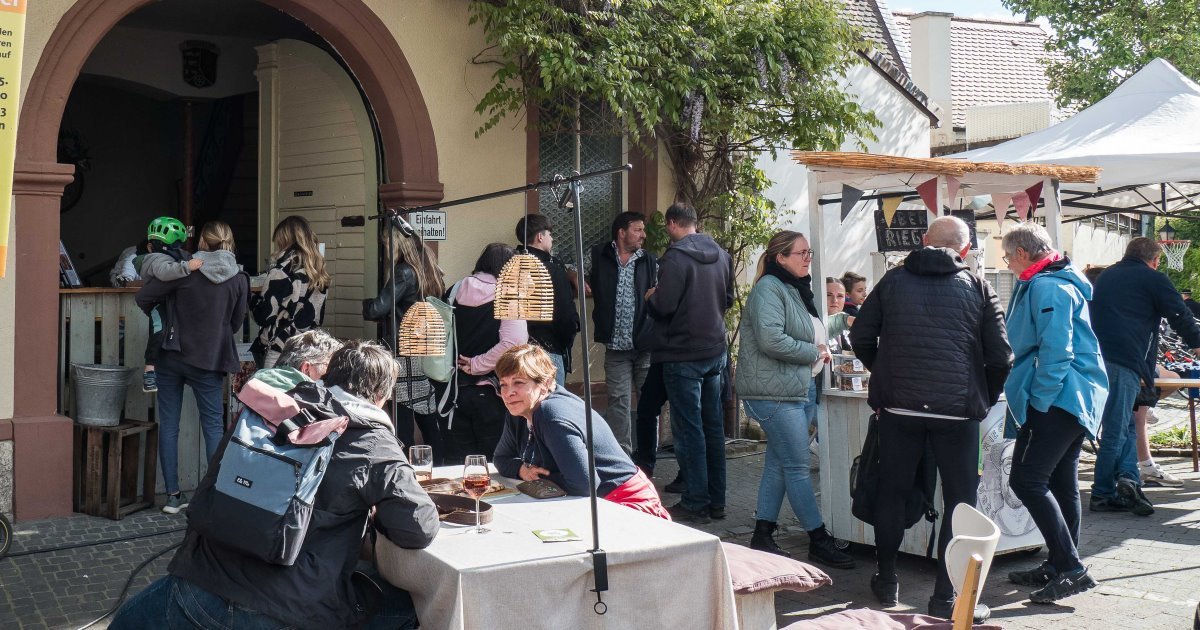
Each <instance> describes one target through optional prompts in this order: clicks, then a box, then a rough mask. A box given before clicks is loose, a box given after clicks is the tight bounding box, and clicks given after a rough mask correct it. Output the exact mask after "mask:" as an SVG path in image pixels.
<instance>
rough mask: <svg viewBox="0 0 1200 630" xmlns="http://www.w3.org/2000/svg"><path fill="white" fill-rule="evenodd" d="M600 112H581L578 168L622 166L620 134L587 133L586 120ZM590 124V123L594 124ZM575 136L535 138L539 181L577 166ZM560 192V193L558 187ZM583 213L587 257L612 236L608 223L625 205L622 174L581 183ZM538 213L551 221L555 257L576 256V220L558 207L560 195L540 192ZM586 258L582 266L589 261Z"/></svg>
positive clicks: (572, 258)
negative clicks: (593, 248)
mask: <svg viewBox="0 0 1200 630" xmlns="http://www.w3.org/2000/svg"><path fill="white" fill-rule="evenodd" d="M597 115H598V114H591V113H590V112H589V111H588V110H584V114H583V125H582V126H583V129H584V133H582V134H580V135H579V136H578V138H579V172H581V173H586V172H588V171H598V170H601V169H606V168H612V167H614V166H620V164H621V156H622V152H623V147H622V137H621V136H619V135H606V134H591V133H588V131H587V130H588V129H589V119H590V118H593V117H594V116H597ZM592 127H593V128H594V125H592ZM576 137H577V136H576V135H575V134H571V133H558V134H553V133H547V132H543V133H542V135H541V137H540V138H539V139H538V155H539V166H540V177H541V179H549V178H551V177H554V176H555V175H564V176H566V175H570V174H571V172H572V171H574V170H575V169H576V166H575V148H576V147H575V141H576ZM560 192H561V191H560ZM580 206H581V209H582V216H583V241H584V242H583V251H584V256H590V253H589V252H590V249H591V247H592V246H593V245H596V244H597V243H606V242H608V241H610V240H612V222H613V219H614V218H615V217H616V216H617V215H618V214H620V212H621V209H622V207H623V206H624V191H623V189H622V177H621V174H620V173H616V174H614V175H611V176H608V177H596V178H593V179H589V180H586V181H584V182H583V190H582V191H581V192H580ZM538 209H539V212H541V213H542V214H545V215H546V216H547V217H549V219H550V221H551V222H552V223H553V224H554V255H555V257H557V258H558V259H560V260H562V261H563V262H564V263H566V264H568V265H573V264H575V263H576V260H575V219H574V217H573V214H574V213H573V212H572V211H571V210H568V209H566V208H559V207H558V194H556V193H555V192H554V191H551V190H543V191H542V193H541V195H540V197H539V203H538ZM589 262H590V261H586V260H585V261H584V268H586V267H587V263H589Z"/></svg>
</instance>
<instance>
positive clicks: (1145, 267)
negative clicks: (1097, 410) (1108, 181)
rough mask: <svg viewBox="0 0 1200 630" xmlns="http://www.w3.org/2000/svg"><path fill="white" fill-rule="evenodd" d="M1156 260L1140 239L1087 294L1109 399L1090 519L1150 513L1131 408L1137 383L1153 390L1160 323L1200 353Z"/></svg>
mask: <svg viewBox="0 0 1200 630" xmlns="http://www.w3.org/2000/svg"><path fill="white" fill-rule="evenodd" d="M1161 254H1162V247H1160V246H1159V244H1158V243H1157V242H1155V241H1154V239H1151V238H1146V237H1144V236H1139V237H1137V238H1135V239H1133V240H1131V241H1129V245H1128V246H1127V247H1126V248H1125V257H1124V258H1122V259H1121V260H1120V261H1118V262H1117V263H1116V264H1114V265H1112V266H1110V267H1109V268H1108V269H1106V270H1105V271H1104V273H1102V274H1100V277H1099V278H1098V279H1097V280H1096V286H1095V290H1094V291H1093V293H1092V306H1091V315H1092V329H1093V330H1095V331H1096V338H1097V339H1099V340H1100V353H1101V354H1102V355H1103V356H1104V369H1105V371H1106V372H1108V400H1107V401H1106V402H1105V403H1104V415H1103V416H1102V417H1101V419H1100V450H1099V452H1098V453H1097V454H1096V474H1095V479H1094V481H1093V482H1092V498H1091V503H1090V504H1089V506H1088V507H1089V509H1090V510H1091V511H1093V512H1126V511H1131V512H1133V513H1134V514H1137V515H1139V516H1148V515H1150V514H1153V513H1154V506H1153V505H1151V503H1150V501H1149V500H1148V499H1147V498H1146V495H1145V494H1144V493H1143V492H1142V489H1141V474H1140V472H1139V470H1138V462H1137V444H1136V439H1137V437H1136V436H1137V430H1136V425H1135V423H1134V416H1133V407H1134V404H1135V401H1136V400H1137V396H1138V391H1139V390H1140V388H1141V386H1142V384H1143V383H1145V384H1146V385H1147V386H1152V385H1153V384H1154V377H1155V374H1154V367H1153V366H1154V365H1155V362H1156V360H1157V357H1158V347H1157V344H1154V343H1153V339H1154V338H1155V335H1156V333H1157V332H1158V325H1159V322H1160V321H1161V320H1162V318H1164V317H1165V318H1166V319H1167V323H1169V324H1170V325H1171V328H1172V329H1174V330H1175V332H1177V333H1179V335H1180V336H1181V337H1183V340H1184V341H1185V342H1186V343H1187V344H1188V347H1190V348H1192V352H1198V351H1200V324H1197V323H1196V318H1194V317H1192V313H1191V311H1189V310H1188V307H1187V305H1185V304H1184V302H1183V298H1181V297H1180V296H1179V293H1177V292H1176V291H1175V287H1174V286H1173V285H1172V284H1171V281H1170V279H1168V278H1167V276H1166V274H1163V273H1159V271H1158V262H1159V256H1161Z"/></svg>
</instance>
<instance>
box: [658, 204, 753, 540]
mask: <svg viewBox="0 0 1200 630" xmlns="http://www.w3.org/2000/svg"><path fill="white" fill-rule="evenodd" d="M666 219H667V234H669V235H670V237H671V247H669V248H668V249H667V251H666V252H665V253H663V257H662V260H660V261H659V268H658V287H656V288H654V289H651V290H650V296H649V298H648V299H647V300H646V306H647V309H648V311H649V315H650V317H651V318H652V319H653V320H654V329H653V331H652V333H653V338H654V347H653V348H651V357H650V360H651V361H653V362H655V363H662V364H663V366H662V370H663V383H664V384H665V385H666V389H667V399H668V400H669V401H670V402H671V433H672V434H673V435H674V437H675V458H676V459H677V460H678V461H679V469H680V470H681V471H682V473H683V477H684V479H686V480H687V489H686V490H685V491H684V493H683V497H682V498H681V499H680V500H679V503H677V504H675V505H673V506H671V507H669V508H667V511H668V512H670V513H671V516H672V517H674V518H675V519H676V520H681V521H687V522H693V523H707V522H709V519H710V518H718V519H719V518H725V427H724V418H723V417H722V414H721V370H723V369H724V368H725V355H726V352H727V350H728V349H727V346H726V341H725V311H727V310H729V307H730V306H733V261H732V259H731V258H730V257H729V254H728V253H726V252H725V250H723V249H721V246H720V245H717V243H716V241H714V240H713V239H712V237H710V236H708V235H707V234H700V233H698V232H697V231H696V228H697V227H698V224H699V221H698V219H697V217H696V210H695V208H693V207H691V206H690V205H688V204H684V203H677V204H674V205H672V206H671V207H670V208H667V212H666Z"/></svg>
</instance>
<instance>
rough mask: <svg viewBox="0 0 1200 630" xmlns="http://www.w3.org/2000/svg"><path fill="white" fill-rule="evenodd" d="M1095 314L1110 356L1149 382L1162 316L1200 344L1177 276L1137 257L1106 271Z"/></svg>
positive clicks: (1195, 345) (1093, 308) (1094, 305)
mask: <svg viewBox="0 0 1200 630" xmlns="http://www.w3.org/2000/svg"><path fill="white" fill-rule="evenodd" d="M1091 315H1092V330H1094V331H1096V338H1097V339H1099V340H1100V353H1101V354H1103V355H1104V360H1105V361H1106V362H1111V363H1115V364H1116V365H1120V366H1122V367H1124V368H1127V369H1130V370H1133V371H1134V372H1135V373H1136V374H1137V375H1138V376H1139V377H1140V378H1141V379H1142V380H1143V381H1145V382H1146V383H1152V382H1154V372H1153V369H1152V367H1151V366H1152V365H1154V361H1155V360H1156V359H1157V357H1158V348H1157V346H1156V344H1155V343H1154V335H1155V333H1157V332H1158V324H1159V320H1161V319H1162V318H1164V317H1165V318H1167V323H1168V324H1170V325H1171V328H1172V329H1174V330H1175V332H1177V333H1179V336H1181V337H1183V340H1184V342H1185V343H1187V345H1188V347H1189V348H1200V324H1197V323H1196V319H1195V318H1194V317H1192V313H1191V311H1190V310H1188V307H1187V305H1186V304H1184V303H1183V298H1182V297H1180V296H1179V293H1178V292H1177V291H1176V290H1175V287H1174V285H1172V284H1171V280H1170V279H1168V278H1167V276H1166V274H1164V273H1160V272H1158V271H1156V270H1154V269H1151V268H1150V265H1147V264H1146V263H1145V262H1143V261H1141V260H1138V259H1137V258H1128V257H1126V258H1122V259H1121V260H1120V261H1118V262H1117V263H1116V264H1114V265H1112V266H1110V267H1109V268H1108V269H1105V270H1104V273H1102V274H1100V278H1099V279H1097V280H1096V286H1095V290H1094V291H1092V305H1091Z"/></svg>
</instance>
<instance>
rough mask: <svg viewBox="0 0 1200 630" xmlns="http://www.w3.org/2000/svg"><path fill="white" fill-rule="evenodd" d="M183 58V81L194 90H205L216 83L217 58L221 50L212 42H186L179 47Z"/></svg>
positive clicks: (193, 40)
mask: <svg viewBox="0 0 1200 630" xmlns="http://www.w3.org/2000/svg"><path fill="white" fill-rule="evenodd" d="M179 52H180V54H181V55H182V56H183V81H184V83H187V84H188V85H190V86H192V87H195V88H206V87H210V86H212V84H214V83H216V82H217V56H218V55H220V53H221V49H220V48H218V47H217V45H216V44H214V43H212V42H205V41H200V40H195V39H192V40H188V41H186V42H183V43H182V44H180V45H179Z"/></svg>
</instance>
